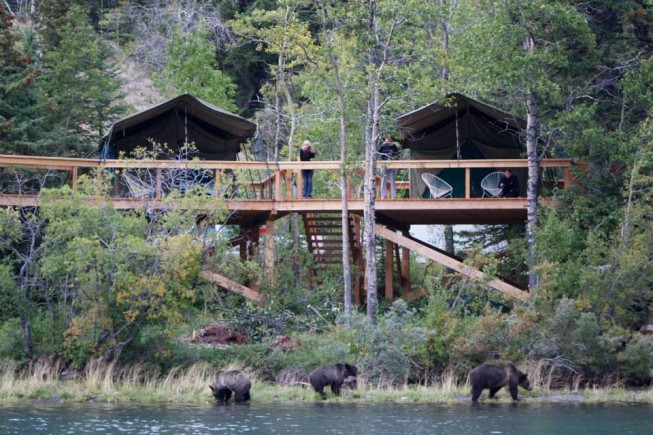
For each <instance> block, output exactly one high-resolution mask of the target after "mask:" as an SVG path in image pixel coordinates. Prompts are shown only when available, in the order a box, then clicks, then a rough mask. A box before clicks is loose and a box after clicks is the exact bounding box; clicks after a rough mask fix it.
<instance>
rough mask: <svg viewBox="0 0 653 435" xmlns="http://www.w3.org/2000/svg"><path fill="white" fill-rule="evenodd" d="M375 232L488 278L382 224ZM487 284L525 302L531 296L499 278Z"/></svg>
mask: <svg viewBox="0 0 653 435" xmlns="http://www.w3.org/2000/svg"><path fill="white" fill-rule="evenodd" d="M374 232H375V233H376V235H378V236H380V237H383V238H384V239H386V240H390V241H392V242H394V243H397V244H399V245H400V246H405V247H406V248H408V249H410V250H411V251H414V252H417V253H418V254H420V255H422V256H424V257H426V258H428V259H430V260H433V261H435V262H437V263H440V264H443V265H444V266H446V267H449V268H450V269H453V270H455V271H456V272H460V273H462V274H464V275H467V276H469V277H472V278H475V279H477V280H479V281H483V280H485V279H486V276H485V274H484V273H483V272H481V271H480V270H478V269H476V268H473V267H471V266H468V265H466V264H465V263H463V262H461V261H458V260H457V259H455V258H453V257H451V256H449V255H445V254H444V253H443V252H439V251H437V250H435V249H431V248H429V247H427V246H425V245H424V244H422V243H419V242H417V241H415V240H413V239H411V238H408V237H404V236H402V235H400V234H397V233H396V232H394V231H392V230H390V229H388V228H386V227H384V226H382V225H378V224H375V225H374ZM485 285H487V286H488V287H491V288H493V289H495V290H499V291H500V292H503V293H505V294H507V295H509V296H512V297H513V298H516V299H519V300H521V301H524V302H527V301H528V300H529V298H530V295H529V294H528V293H527V292H525V291H524V290H522V289H520V288H518V287H515V286H513V285H511V284H508V283H507V282H504V281H501V280H499V279H493V280H491V281H488V282H486V283H485Z"/></svg>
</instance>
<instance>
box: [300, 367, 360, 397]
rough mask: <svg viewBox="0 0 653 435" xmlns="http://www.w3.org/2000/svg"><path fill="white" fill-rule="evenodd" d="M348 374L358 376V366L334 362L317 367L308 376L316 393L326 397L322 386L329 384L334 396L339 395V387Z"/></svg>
mask: <svg viewBox="0 0 653 435" xmlns="http://www.w3.org/2000/svg"><path fill="white" fill-rule="evenodd" d="M349 376H353V377H356V376H358V368H357V367H356V366H353V365H350V364H341V363H338V364H335V365H332V366H327V367H319V368H317V369H315V370H313V371H312V372H311V373H310V374H309V375H308V378H309V380H310V382H311V385H312V386H313V389H314V390H315V392H316V393H318V394H319V395H320V396H322V398H323V399H326V393H325V392H324V388H325V387H327V386H331V391H332V392H333V394H335V395H336V396H339V395H340V388H341V387H342V384H344V383H345V379H346V378H348V377H349Z"/></svg>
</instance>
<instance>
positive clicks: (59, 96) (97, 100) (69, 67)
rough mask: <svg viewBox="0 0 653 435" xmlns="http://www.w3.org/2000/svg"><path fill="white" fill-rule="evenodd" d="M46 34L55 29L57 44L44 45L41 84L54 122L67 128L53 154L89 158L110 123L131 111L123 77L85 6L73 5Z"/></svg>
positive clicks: (64, 129) (49, 117)
mask: <svg viewBox="0 0 653 435" xmlns="http://www.w3.org/2000/svg"><path fill="white" fill-rule="evenodd" d="M42 32H45V33H44V34H45V35H47V34H49V33H50V32H54V33H53V34H52V35H50V38H52V39H53V41H54V40H55V39H57V38H58V42H53V44H54V45H48V44H46V45H45V49H46V50H47V51H46V52H45V54H44V59H43V68H44V75H43V76H42V77H41V78H40V80H39V82H40V88H41V90H42V92H43V98H44V104H45V105H46V107H47V111H48V122H49V124H50V125H52V126H56V127H58V128H61V129H63V131H64V132H65V136H64V138H63V139H62V140H61V141H60V142H58V144H56V146H55V147H54V148H53V149H50V150H49V153H51V154H56V155H74V156H87V155H89V153H92V152H93V150H94V149H95V148H96V146H97V143H98V141H99V139H100V137H102V135H103V134H104V130H105V128H106V127H107V125H108V124H109V123H111V122H112V121H113V120H115V118H116V117H117V116H118V115H119V114H121V113H123V112H124V110H125V109H126V107H125V105H124V104H121V99H122V95H121V94H120V93H119V90H120V81H119V79H118V77H117V74H116V72H115V71H114V70H112V69H111V68H109V67H108V66H107V59H108V57H109V51H108V49H107V47H106V46H105V45H104V44H103V43H102V41H101V40H100V38H99V37H98V35H97V33H95V31H94V30H93V28H92V27H91V25H90V24H89V22H88V17H87V15H86V14H85V13H84V11H83V10H82V9H81V8H80V7H78V6H73V7H71V8H70V9H69V10H68V11H67V12H66V14H65V15H64V16H63V17H62V21H61V25H60V27H58V28H56V29H52V28H45V29H43V30H42ZM53 35H56V38H55V37H54V36H53Z"/></svg>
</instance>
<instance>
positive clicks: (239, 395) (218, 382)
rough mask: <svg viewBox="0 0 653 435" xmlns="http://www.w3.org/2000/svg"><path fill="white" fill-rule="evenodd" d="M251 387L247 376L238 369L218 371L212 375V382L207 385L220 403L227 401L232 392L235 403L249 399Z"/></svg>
mask: <svg viewBox="0 0 653 435" xmlns="http://www.w3.org/2000/svg"><path fill="white" fill-rule="evenodd" d="M251 387H252V383H251V382H250V380H249V378H248V377H247V375H246V374H245V373H243V372H241V371H240V370H227V371H218V372H216V373H215V375H213V382H211V385H209V388H210V389H211V392H212V393H213V397H215V398H216V399H218V401H219V402H221V403H227V402H228V401H229V399H230V398H231V393H232V392H233V393H234V394H235V400H236V403H240V402H245V401H246V400H250V399H251V397H250V395H249V389H250V388H251Z"/></svg>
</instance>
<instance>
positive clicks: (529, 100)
mask: <svg viewBox="0 0 653 435" xmlns="http://www.w3.org/2000/svg"><path fill="white" fill-rule="evenodd" d="M537 139H538V137H537V100H536V98H535V94H534V93H533V92H529V93H528V94H527V95H526V155H527V157H528V182H527V184H526V188H527V193H526V195H527V197H528V209H527V212H526V216H527V223H526V243H527V244H528V288H529V289H534V288H535V287H537V284H538V277H537V273H536V272H535V266H536V265H537V259H536V255H535V245H536V244H537V208H538V204H537V202H538V192H537V184H538V182H539V175H540V162H539V159H538V155H537Z"/></svg>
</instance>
